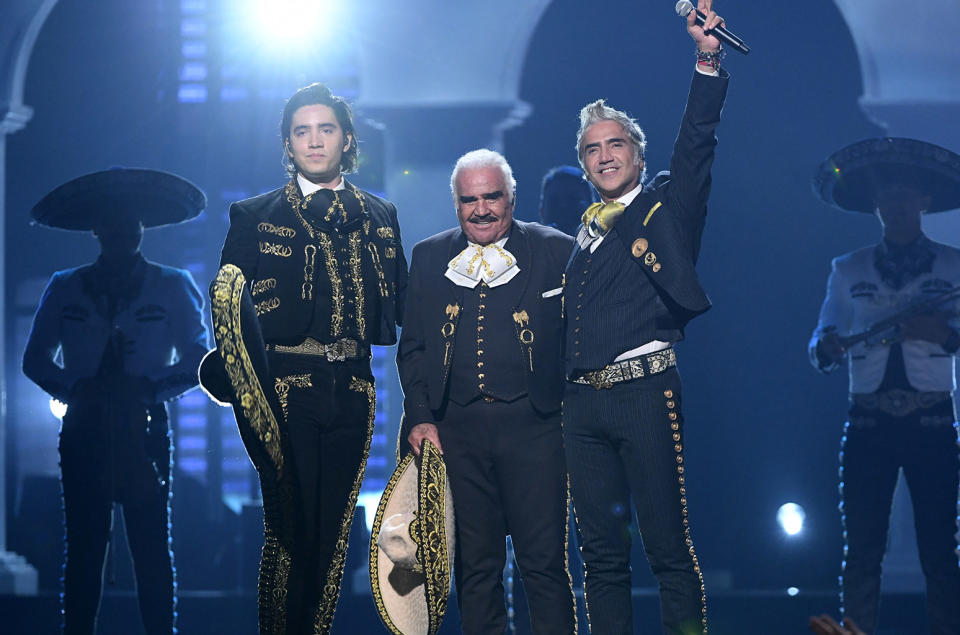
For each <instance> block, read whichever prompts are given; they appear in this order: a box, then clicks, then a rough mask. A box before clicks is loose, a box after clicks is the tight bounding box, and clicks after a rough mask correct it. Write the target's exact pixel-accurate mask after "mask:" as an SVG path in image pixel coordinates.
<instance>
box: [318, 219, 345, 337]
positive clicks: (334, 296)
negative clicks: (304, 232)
mask: <svg viewBox="0 0 960 635" xmlns="http://www.w3.org/2000/svg"><path fill="white" fill-rule="evenodd" d="M319 237H320V247H321V248H322V249H323V257H324V259H325V260H326V261H327V275H328V276H329V277H330V290H331V293H330V304H331V308H332V309H333V311H332V312H331V313H330V334H331V335H333V336H334V337H337V336H339V335H340V334H341V333H342V332H343V282H342V281H341V280H340V272H339V269H340V266H339V265H338V264H337V257H336V256H334V255H333V241H331V240H330V236H328V235H327V234H325V233H323V232H320V234H319Z"/></svg>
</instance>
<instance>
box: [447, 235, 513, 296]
mask: <svg viewBox="0 0 960 635" xmlns="http://www.w3.org/2000/svg"><path fill="white" fill-rule="evenodd" d="M504 242H506V241H504ZM518 273H520V267H518V266H517V259H516V257H514V255H513V254H511V253H510V252H509V251H507V250H506V249H504V248H503V247H502V246H500V245H498V244H496V243H494V244H492V245H486V246H484V247H481V246H480V245H475V244H473V243H471V244H469V245H467V248H466V249H464V250H463V251H461V252H460V253H459V254H457V255H456V257H454V259H453V260H451V261H450V263H449V264H448V265H447V271H446V273H445V274H443V275H445V276H446V277H447V278H448V279H449V280H450V281H451V282H453V283H454V284H455V285H458V286H461V287H468V288H470V289H472V288H474V287H475V286H477V285H478V284H479V283H480V281H481V280H483V281H484V282H486V283H487V286H490V287H496V286H499V285H501V284H507V283H508V282H510V281H511V280H512V279H513V277H514V276H515V275H517V274H518Z"/></svg>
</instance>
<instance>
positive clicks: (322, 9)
mask: <svg viewBox="0 0 960 635" xmlns="http://www.w3.org/2000/svg"><path fill="white" fill-rule="evenodd" d="M329 4H330V3H329V2H327V1H326V0H249V7H250V10H249V13H248V15H249V18H250V21H251V23H250V28H251V30H253V31H254V32H255V33H256V34H257V39H258V40H259V41H260V43H261V44H262V45H264V46H267V47H270V48H278V47H283V48H285V49H291V48H293V49H296V48H301V47H302V46H304V45H310V44H315V41H316V39H317V38H321V37H323V36H324V34H325V33H326V36H327V37H329V35H330V33H331V32H332V31H335V29H336V25H337V20H336V19H335V16H334V15H332V14H331V11H330V6H329Z"/></svg>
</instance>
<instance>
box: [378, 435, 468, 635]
mask: <svg viewBox="0 0 960 635" xmlns="http://www.w3.org/2000/svg"><path fill="white" fill-rule="evenodd" d="M453 553H454V516H453V496H452V494H451V493H450V484H449V482H448V481H447V477H446V466H445V465H444V463H443V457H442V456H441V455H440V451H439V450H437V448H436V447H435V446H434V445H433V444H432V443H430V442H429V441H424V442H423V449H422V451H421V453H420V458H419V459H416V458H414V456H413V453H408V454H407V455H406V457H405V458H404V459H403V460H402V461H401V462H400V464H399V465H397V469H396V470H395V471H394V473H393V476H391V477H390V481H389V482H388V483H387V486H386V488H385V490H384V492H383V496H382V497H381V498H380V504H379V505H378V506H377V515H376V517H375V518H374V521H373V530H372V532H371V537H370V585H371V587H372V590H373V599H374V602H375V603H376V605H377V611H378V612H379V613H380V619H381V620H383V623H384V625H386V627H387V628H388V629H389V630H390V632H392V633H395V634H396V635H433V634H434V633H436V632H437V630H438V629H439V628H440V623H441V622H442V621H443V616H444V614H445V613H446V610H447V600H448V598H449V595H450V582H451V579H452V571H453Z"/></svg>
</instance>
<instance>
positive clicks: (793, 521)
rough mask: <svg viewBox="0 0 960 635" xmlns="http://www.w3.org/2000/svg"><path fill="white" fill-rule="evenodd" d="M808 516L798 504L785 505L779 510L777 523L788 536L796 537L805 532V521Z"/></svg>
mask: <svg viewBox="0 0 960 635" xmlns="http://www.w3.org/2000/svg"><path fill="white" fill-rule="evenodd" d="M806 516H807V514H806V512H805V511H804V510H803V507H801V506H800V505H797V504H796V503H785V504H783V505H781V506H780V509H778V510H777V522H778V523H780V528H781V529H783V531H784V533H786V534H787V535H788V536H796V535H797V534H799V533H800V532H801V531H802V530H803V520H804V518H806Z"/></svg>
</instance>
